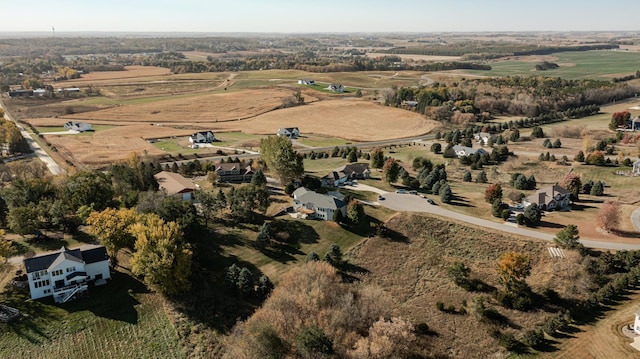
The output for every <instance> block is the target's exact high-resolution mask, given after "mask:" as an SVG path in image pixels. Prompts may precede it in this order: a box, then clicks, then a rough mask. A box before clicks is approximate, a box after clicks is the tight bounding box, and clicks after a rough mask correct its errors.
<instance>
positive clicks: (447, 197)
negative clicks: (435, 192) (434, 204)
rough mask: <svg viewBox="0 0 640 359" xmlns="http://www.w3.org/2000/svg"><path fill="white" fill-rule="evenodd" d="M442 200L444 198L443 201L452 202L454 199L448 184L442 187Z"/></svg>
mask: <svg viewBox="0 0 640 359" xmlns="http://www.w3.org/2000/svg"><path fill="white" fill-rule="evenodd" d="M440 200H442V202H443V203H451V201H452V200H453V192H452V191H451V187H449V185H448V184H447V185H445V186H443V187H442V188H440Z"/></svg>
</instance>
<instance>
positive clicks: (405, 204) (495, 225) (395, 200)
mask: <svg viewBox="0 0 640 359" xmlns="http://www.w3.org/2000/svg"><path fill="white" fill-rule="evenodd" d="M345 188H348V189H351V190H355V191H371V192H375V193H378V194H382V195H384V197H385V199H384V200H382V201H378V202H379V203H380V205H382V206H384V207H387V208H389V209H392V210H394V211H402V212H419V213H430V214H435V215H439V216H443V217H447V218H453V219H457V220H459V221H462V222H466V223H468V224H471V225H473V226H478V227H485V228H490V229H495V230H498V231H502V232H506V233H510V234H515V235H518V236H526V237H531V238H537V239H542V240H545V241H553V237H555V235H552V234H548V233H543V232H538V231H534V230H531V229H526V228H521V227H517V226H513V225H512V224H506V223H500V222H493V221H489V220H486V219H481V218H476V217H472V216H468V215H466V214H462V213H458V212H454V211H450V210H448V209H444V208H442V207H440V206H438V205H431V204H429V203H428V202H427V200H426V199H424V198H422V197H420V196H416V195H411V194H400V193H394V192H384V191H381V190H379V189H377V188H376V189H375V190H371V188H373V187H370V186H365V185H361V184H358V185H357V186H345ZM580 242H581V243H582V244H583V245H584V246H586V247H590V248H599V249H612V250H622V249H627V250H632V249H638V250H640V244H628V243H613V242H602V241H596V240H592V239H588V238H581V239H580Z"/></svg>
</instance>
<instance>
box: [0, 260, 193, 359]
mask: <svg viewBox="0 0 640 359" xmlns="http://www.w3.org/2000/svg"><path fill="white" fill-rule="evenodd" d="M112 276H113V279H112V280H111V281H110V282H109V283H108V284H107V285H104V286H100V287H95V288H90V289H89V293H90V294H89V295H90V296H89V297H87V298H80V299H78V300H75V301H72V302H69V303H65V304H54V303H53V301H52V300H44V301H43V300H35V301H32V300H29V297H28V294H19V293H15V292H12V291H9V292H4V293H2V294H0V298H1V301H2V302H3V303H4V304H7V305H9V306H12V307H15V308H18V309H20V310H21V311H22V312H23V313H25V314H27V317H26V318H24V319H22V320H20V321H18V322H14V323H11V324H7V325H0V358H31V359H36V358H43V359H47V358H68V359H71V358H79V359H90V358H109V359H115V358H184V357H185V355H184V353H183V351H182V349H181V347H180V344H179V342H178V335H177V332H176V330H175V329H174V327H173V325H172V324H171V323H170V321H169V319H168V317H167V315H166V314H165V311H164V303H163V299H162V297H161V296H160V295H158V294H156V293H150V292H148V291H147V289H146V288H145V286H144V285H143V284H142V283H140V282H138V281H137V280H136V279H134V278H132V277H131V276H129V274H127V273H125V272H120V271H117V272H114V273H113V274H112Z"/></svg>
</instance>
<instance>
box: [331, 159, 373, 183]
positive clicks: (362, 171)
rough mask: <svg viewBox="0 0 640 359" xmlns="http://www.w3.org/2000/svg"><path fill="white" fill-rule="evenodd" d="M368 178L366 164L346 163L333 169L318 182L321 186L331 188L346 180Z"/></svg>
mask: <svg viewBox="0 0 640 359" xmlns="http://www.w3.org/2000/svg"><path fill="white" fill-rule="evenodd" d="M369 177H371V170H370V169H369V164H368V163H348V164H346V165H344V166H340V167H338V168H336V169H334V170H333V171H331V172H330V173H328V174H327V175H326V176H324V177H322V178H321V179H320V181H321V182H322V185H323V186H325V187H331V186H338V185H340V184H343V183H345V182H346V181H348V180H353V179H366V178H369Z"/></svg>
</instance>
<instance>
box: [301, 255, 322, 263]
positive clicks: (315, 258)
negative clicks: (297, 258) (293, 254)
mask: <svg viewBox="0 0 640 359" xmlns="http://www.w3.org/2000/svg"><path fill="white" fill-rule="evenodd" d="M319 260H320V256H319V255H318V253H316V252H309V254H307V257H306V258H305V259H304V261H305V263H307V262H318V261H319Z"/></svg>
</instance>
